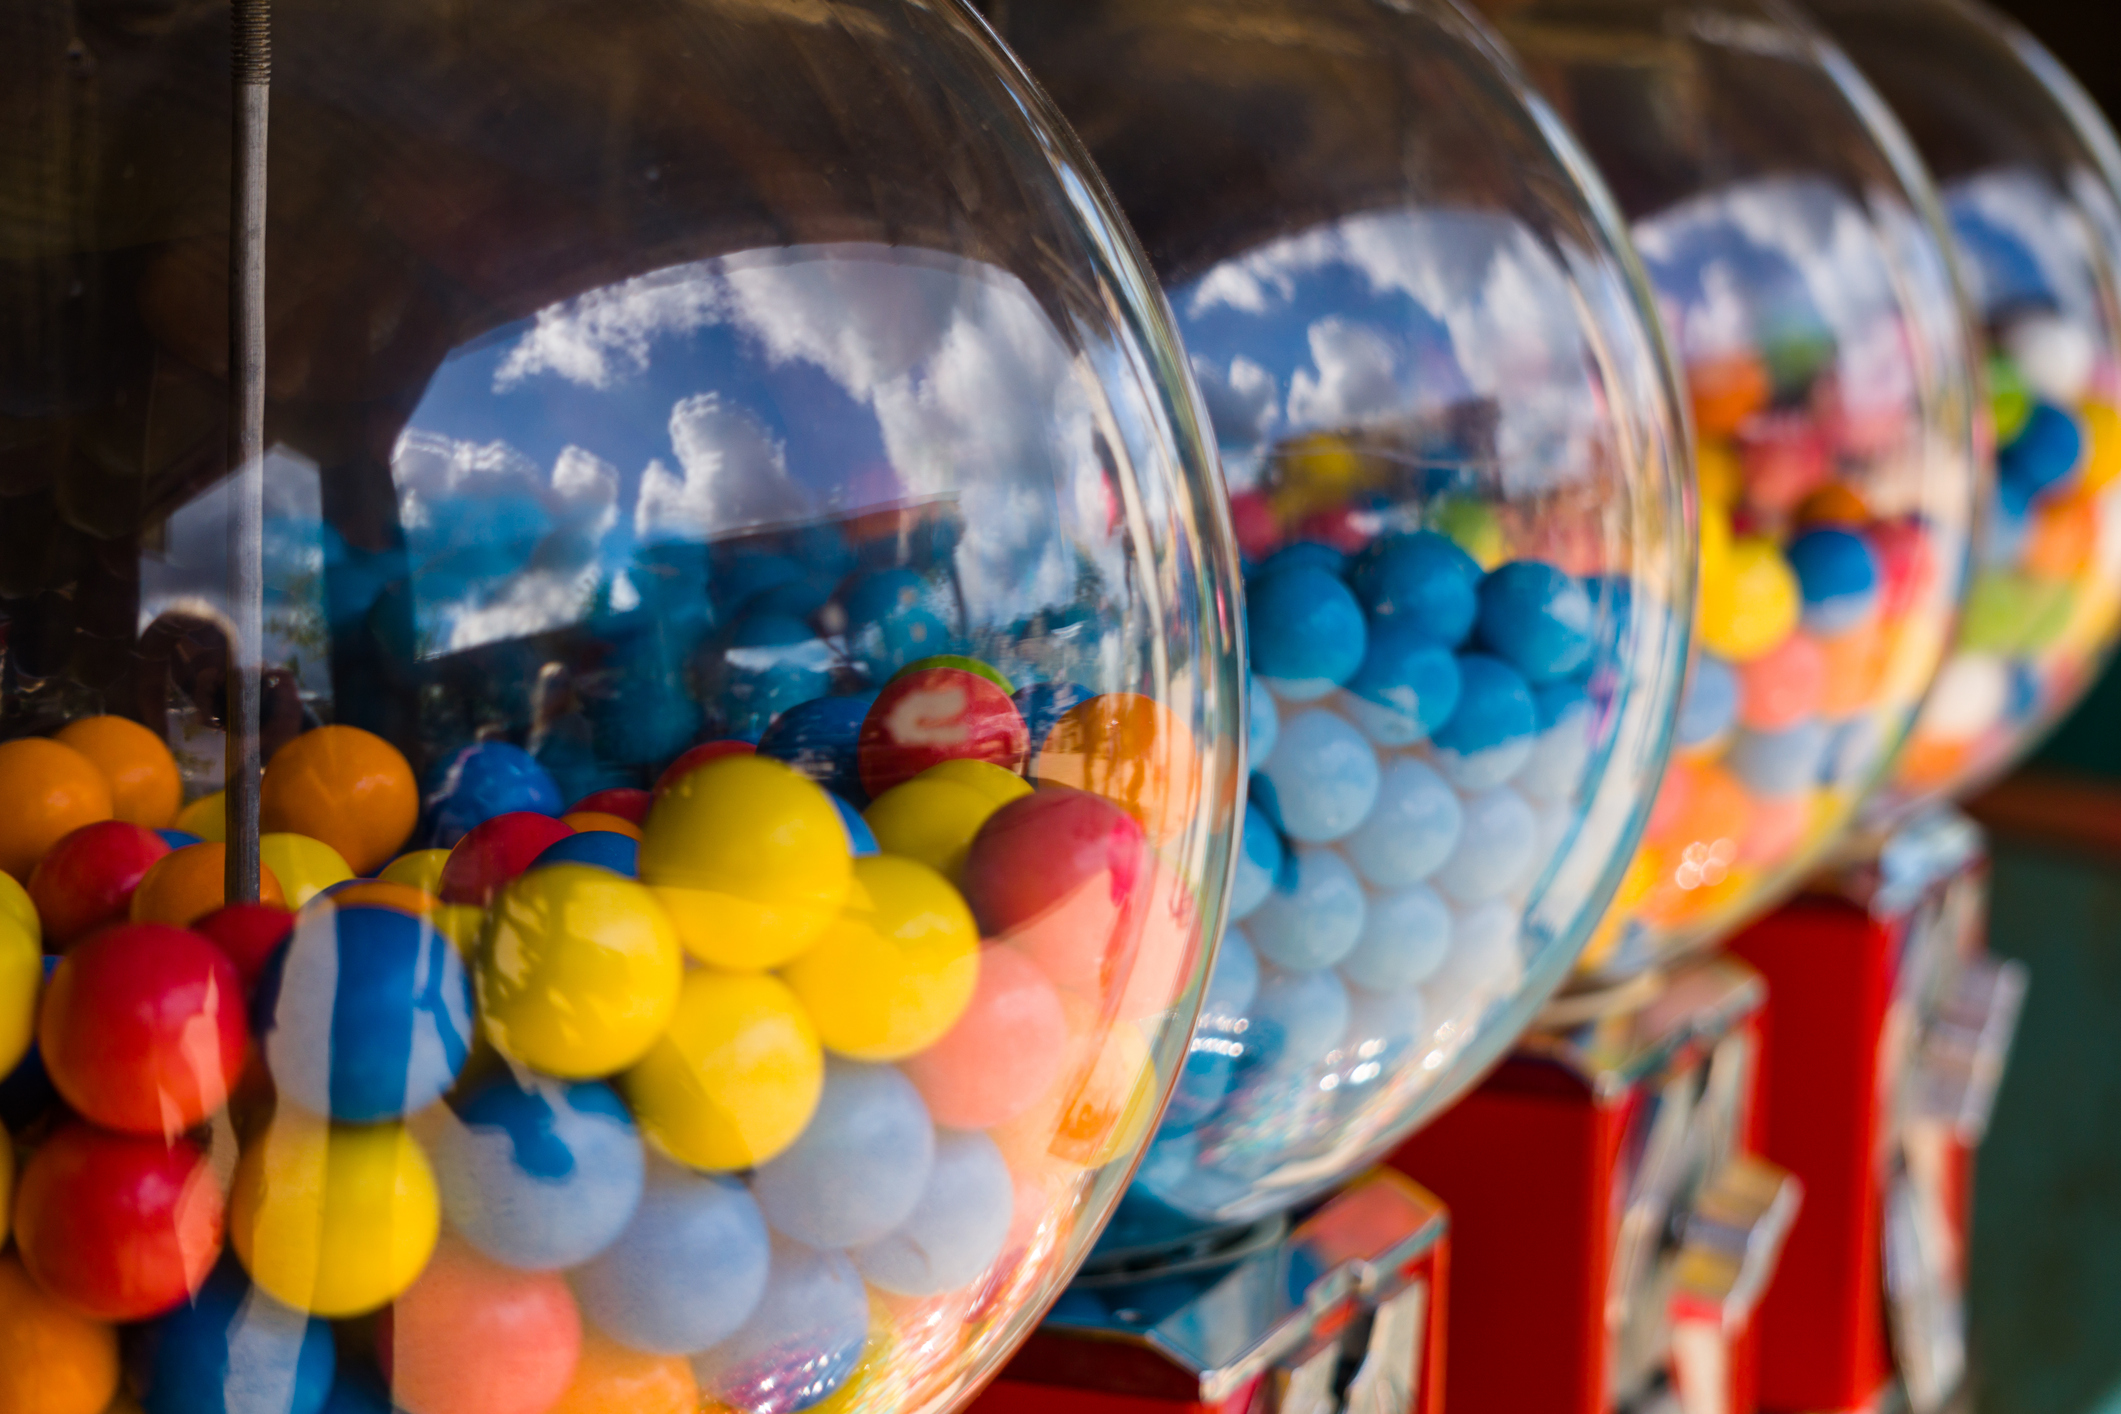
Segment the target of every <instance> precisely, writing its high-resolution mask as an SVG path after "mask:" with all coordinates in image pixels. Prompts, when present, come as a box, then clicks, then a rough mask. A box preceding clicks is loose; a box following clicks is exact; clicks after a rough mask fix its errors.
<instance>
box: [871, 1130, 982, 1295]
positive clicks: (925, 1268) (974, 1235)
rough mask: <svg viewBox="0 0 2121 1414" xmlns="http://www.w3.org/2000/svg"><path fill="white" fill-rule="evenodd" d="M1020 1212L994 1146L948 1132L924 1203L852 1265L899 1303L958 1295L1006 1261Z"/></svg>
mask: <svg viewBox="0 0 2121 1414" xmlns="http://www.w3.org/2000/svg"><path fill="white" fill-rule="evenodd" d="M1015 1208H1016V1185H1015V1182H1014V1180H1012V1179H1011V1178H1010V1176H1009V1166H1008V1164H1006V1163H1004V1162H1003V1161H1002V1151H1001V1150H1000V1149H997V1148H996V1147H995V1145H994V1141H993V1140H992V1139H989V1138H988V1137H987V1136H986V1135H985V1134H982V1133H980V1132H979V1131H977V1130H971V1131H967V1130H959V1129H953V1130H946V1131H943V1132H941V1133H939V1134H937V1135H936V1138H935V1162H934V1163H933V1164H932V1165H931V1166H930V1167H929V1169H928V1182H927V1185H926V1186H925V1187H924V1188H922V1190H921V1196H920V1201H919V1202H918V1203H915V1204H914V1205H913V1211H912V1212H911V1213H909V1214H907V1216H906V1220H905V1221H904V1222H902V1223H900V1224H899V1225H898V1226H897V1227H896V1228H893V1229H892V1230H891V1231H890V1232H889V1233H887V1234H886V1235H885V1236H883V1237H881V1238H879V1239H877V1240H876V1241H875V1242H872V1243H869V1244H868V1245H867V1246H863V1247H857V1248H855V1249H854V1251H853V1253H852V1254H851V1255H852V1256H853V1257H854V1265H855V1266H856V1267H857V1268H858V1269H860V1271H861V1274H862V1275H863V1276H864V1277H866V1278H868V1280H869V1284H870V1285H871V1286H874V1287H876V1288H877V1289H878V1290H879V1291H888V1292H890V1293H891V1294H892V1295H894V1296H934V1295H937V1294H939V1293H941V1292H945V1291H955V1290H957V1289H958V1288H959V1287H962V1286H965V1285H967V1284H968V1283H970V1282H972V1281H974V1280H976V1279H977V1278H978V1277H979V1275H980V1273H981V1272H984V1271H986V1270H987V1268H988V1267H989V1266H991V1265H993V1263H994V1259H995V1258H997V1257H999V1256H1000V1255H1001V1254H1002V1243H1003V1242H1004V1241H1005V1240H1006V1239H1007V1238H1008V1236H1009V1222H1010V1218H1011V1216H1012V1215H1013V1214H1014V1211H1015Z"/></svg>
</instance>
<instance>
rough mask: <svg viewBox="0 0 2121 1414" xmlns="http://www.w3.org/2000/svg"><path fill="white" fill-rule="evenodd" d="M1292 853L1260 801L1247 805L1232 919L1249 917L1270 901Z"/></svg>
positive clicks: (1231, 901) (1233, 884)
mask: <svg viewBox="0 0 2121 1414" xmlns="http://www.w3.org/2000/svg"><path fill="white" fill-rule="evenodd" d="M1287 857H1288V852H1287V849H1286V847H1285V846H1284V845H1283V844H1282V842H1281V835H1280V833H1279V832H1278V831H1277V830H1276V829H1275V828H1274V826H1273V824H1272V823H1271V822H1269V821H1268V819H1267V817H1266V814H1265V812H1263V811H1262V810H1261V809H1260V808H1259V807H1258V806H1257V805H1253V804H1250V803H1247V804H1246V806H1245V827H1244V835H1243V837H1242V838H1241V839H1240V840H1239V842H1238V854H1237V876H1236V878H1235V880H1234V881H1233V882H1232V883H1231V886H1230V904H1229V917H1230V921H1231V922H1233V923H1234V922H1236V921H1238V920H1239V919H1242V918H1246V917H1249V916H1250V915H1251V913H1252V912H1253V910H1254V909H1257V908H1258V907H1259V906H1260V905H1261V904H1262V903H1265V902H1266V901H1267V894H1268V893H1269V892H1270V891H1271V890H1272V889H1273V887H1274V881H1275V880H1276V879H1277V878H1279V877H1280V876H1281V871H1282V866H1283V863H1284V861H1285V860H1286V859H1287Z"/></svg>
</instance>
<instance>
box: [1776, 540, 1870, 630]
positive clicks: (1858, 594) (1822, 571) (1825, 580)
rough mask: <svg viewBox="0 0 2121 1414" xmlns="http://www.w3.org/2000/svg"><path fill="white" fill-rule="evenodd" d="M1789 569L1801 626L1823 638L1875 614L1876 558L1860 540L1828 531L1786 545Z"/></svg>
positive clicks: (1865, 543) (1852, 626) (1849, 627)
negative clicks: (1799, 599)
mask: <svg viewBox="0 0 2121 1414" xmlns="http://www.w3.org/2000/svg"><path fill="white" fill-rule="evenodd" d="M1788 553H1789V563H1790V568H1791V569H1792V570H1794V571H1795V572H1796V575H1797V583H1798V586H1799V588H1800V590H1801V591H1802V593H1803V595H1804V626H1805V628H1807V629H1809V630H1810V631H1811V632H1813V633H1816V634H1819V635H1821V636H1825V637H1831V636H1832V635H1834V634H1837V633H1846V632H1848V631H1849V630H1850V629H1852V628H1855V627H1856V626H1857V625H1859V624H1861V623H1862V622H1863V621H1864V620H1866V619H1867V618H1869V617H1870V616H1871V615H1872V614H1874V613H1876V612H1877V609H1878V580H1879V573H1878V559H1877V556H1875V555H1874V554H1872V552H1871V547H1870V545H1869V543H1868V542H1867V541H1865V540H1864V538H1863V537H1862V536H1860V535H1856V534H1853V533H1852V532H1850V531H1846V530H1840V529H1836V528H1833V527H1825V528H1822V529H1818V530H1808V531H1806V532H1805V533H1804V534H1802V535H1800V536H1798V537H1797V538H1796V539H1795V540H1793V541H1791V542H1790V546H1789V552H1788Z"/></svg>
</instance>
